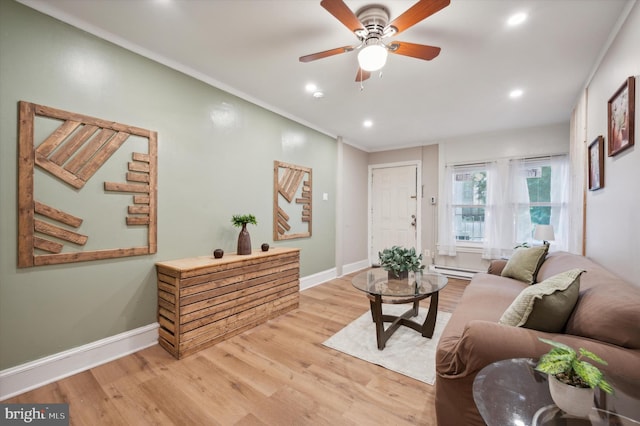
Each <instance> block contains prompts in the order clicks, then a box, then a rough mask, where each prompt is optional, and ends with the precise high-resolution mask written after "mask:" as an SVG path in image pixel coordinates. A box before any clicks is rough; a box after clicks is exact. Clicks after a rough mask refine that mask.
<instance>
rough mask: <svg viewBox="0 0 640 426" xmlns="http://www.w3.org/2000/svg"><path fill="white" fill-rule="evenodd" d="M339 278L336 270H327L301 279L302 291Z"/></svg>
mask: <svg viewBox="0 0 640 426" xmlns="http://www.w3.org/2000/svg"><path fill="white" fill-rule="evenodd" d="M335 278H337V271H336V268H331V269H327V270H326V271H322V272H318V273H316V274H313V275H308V276H306V277H302V278H300V291H302V290H306V289H308V288H311V287H315V286H317V285H318V284H322V283H326V282H327V281H331V280H333V279H335Z"/></svg>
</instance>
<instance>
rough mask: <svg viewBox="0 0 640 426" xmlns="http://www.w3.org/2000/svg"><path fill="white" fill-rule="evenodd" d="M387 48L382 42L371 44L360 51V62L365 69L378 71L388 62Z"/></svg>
mask: <svg viewBox="0 0 640 426" xmlns="http://www.w3.org/2000/svg"><path fill="white" fill-rule="evenodd" d="M387 54H388V52H387V49H386V48H385V47H384V46H382V45H380V44H370V45H368V46H365V47H363V48H362V50H361V51H360V53H358V64H359V65H360V68H362V69H363V70H365V71H378V70H379V69H380V68H382V67H384V64H386V63H387Z"/></svg>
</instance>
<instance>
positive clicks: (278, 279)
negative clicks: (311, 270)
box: [156, 247, 300, 359]
mask: <svg viewBox="0 0 640 426" xmlns="http://www.w3.org/2000/svg"><path fill="white" fill-rule="evenodd" d="M156 271H157V274H158V323H160V329H159V338H158V342H159V344H160V346H162V347H163V348H165V349H166V350H167V351H169V352H170V353H171V354H172V355H173V356H175V357H176V358H178V359H180V358H183V357H185V356H187V355H191V354H193V353H194V352H197V351H199V350H201V349H204V348H206V347H208V346H211V345H214V344H216V343H218V342H220V341H222V340H225V339H227V338H229V337H231V336H234V335H236V334H239V333H241V332H243V331H245V330H248V329H250V328H252V327H254V326H256V325H258V324H261V323H263V322H266V321H268V320H269V319H271V318H274V317H277V316H279V315H281V314H283V313H285V312H287V311H290V310H292V309H295V308H297V307H298V301H299V287H300V285H299V280H300V250H299V249H292V248H284V247H272V248H270V249H269V250H268V251H266V252H261V251H255V250H254V251H253V253H252V254H250V255H244V256H240V255H236V254H225V255H224V256H223V257H222V258H221V259H214V258H213V256H201V257H193V258H187V259H179V260H170V261H167V262H158V263H156Z"/></svg>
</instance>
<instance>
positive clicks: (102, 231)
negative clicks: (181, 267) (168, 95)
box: [18, 101, 158, 268]
mask: <svg viewBox="0 0 640 426" xmlns="http://www.w3.org/2000/svg"><path fill="white" fill-rule="evenodd" d="M125 142H127V143H126V144H125ZM157 157H158V155H157V133H156V132H154V131H150V130H145V129H141V128H138V127H133V126H128V125H124V124H119V123H114V122H110V121H107V120H101V119H99V118H94V117H89V116H86V115H82V114H76V113H72V112H67V111H62V110H59V109H55V108H51V107H47V106H43V105H37V104H33V103H29V102H25V101H20V102H19V137H18V267H20V268H26V267H31V266H39V265H52V264H59V263H71V262H82V261H88V260H98V259H111V258H116V257H126V256H136V255H144V254H151V253H155V252H156V251H157V239H156V238H157V237H156V235H157V201H156V197H157V195H156V194H157ZM109 159H111V160H112V161H121V162H122V163H123V164H122V166H123V167H122V170H118V169H117V167H109V168H102V166H103V165H104V164H105V163H107V161H108V160H109ZM127 159H128V160H127ZM105 169H108V170H105ZM110 176H114V177H115V179H116V180H117V179H122V180H124V182H117V181H116V182H114V181H106V180H103V181H102V182H104V183H103V184H99V185H96V184H95V182H93V181H92V180H91V179H92V178H94V180H96V179H105V178H107V177H110ZM99 182H100V181H99ZM115 194H117V195H125V196H128V197H131V198H130V199H129V200H130V201H127V200H126V198H125V199H122V198H120V197H117V196H116V197H114V195H115ZM127 203H129V205H128V206H127V205H126V204H127ZM120 205H122V208H121V209H120ZM114 208H115V209H116V210H115V211H116V214H112V212H113V211H114ZM120 214H121V215H122V216H120ZM114 241H115V242H118V241H121V242H123V244H122V245H125V244H127V243H133V246H132V247H131V246H129V247H124V248H122V246H120V247H121V248H110V247H109V244H114ZM102 244H106V245H107V246H106V247H102ZM116 244H117V243H116Z"/></svg>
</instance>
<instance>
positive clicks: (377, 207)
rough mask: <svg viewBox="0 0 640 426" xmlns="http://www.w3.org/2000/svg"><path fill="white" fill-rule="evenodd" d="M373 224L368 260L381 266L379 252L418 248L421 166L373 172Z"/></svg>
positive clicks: (378, 168) (387, 168) (374, 169)
mask: <svg viewBox="0 0 640 426" xmlns="http://www.w3.org/2000/svg"><path fill="white" fill-rule="evenodd" d="M370 203H371V224H370V229H371V232H370V236H371V240H370V244H369V259H370V261H371V263H372V264H374V265H375V264H378V252H379V251H382V250H383V249H384V248H388V247H391V246H394V245H396V246H403V247H415V248H416V250H418V251H419V250H420V247H418V246H417V235H418V233H417V231H418V224H419V217H418V216H419V212H418V166H417V165H415V164H413V165H404V166H395V167H394V166H389V167H383V166H381V167H374V168H372V169H371V198H370Z"/></svg>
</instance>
